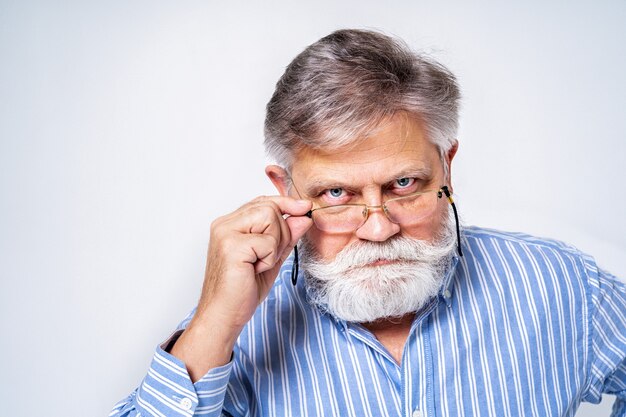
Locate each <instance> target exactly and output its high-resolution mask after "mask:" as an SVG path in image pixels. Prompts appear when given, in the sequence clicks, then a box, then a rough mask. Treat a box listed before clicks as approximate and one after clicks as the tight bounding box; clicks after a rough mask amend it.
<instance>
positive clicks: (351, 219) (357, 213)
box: [312, 206, 366, 233]
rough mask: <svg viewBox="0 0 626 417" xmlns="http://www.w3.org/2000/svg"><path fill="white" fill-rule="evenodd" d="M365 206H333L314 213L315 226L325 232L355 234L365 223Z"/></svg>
mask: <svg viewBox="0 0 626 417" xmlns="http://www.w3.org/2000/svg"><path fill="white" fill-rule="evenodd" d="M365 210H366V209H365V206H333V207H324V208H321V209H317V210H315V211H313V215H312V217H313V222H315V226H316V227H317V228H318V229H320V230H322V231H324V232H335V233H345V232H353V231H355V230H356V229H358V228H359V227H361V226H362V225H363V222H364V221H365Z"/></svg>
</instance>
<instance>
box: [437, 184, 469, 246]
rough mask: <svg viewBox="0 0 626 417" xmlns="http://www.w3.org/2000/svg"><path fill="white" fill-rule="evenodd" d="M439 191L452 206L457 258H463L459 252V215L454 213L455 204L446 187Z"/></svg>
mask: <svg viewBox="0 0 626 417" xmlns="http://www.w3.org/2000/svg"><path fill="white" fill-rule="evenodd" d="M441 191H443V193H444V194H445V195H446V198H447V199H448V202H449V203H450V205H451V206H452V211H453V212H454V223H455V225H456V249H457V251H458V252H459V256H463V251H462V250H461V230H460V228H459V213H458V212H457V211H456V204H454V200H453V199H452V193H451V192H450V189H449V188H448V186H447V185H444V186H442V187H441ZM441 191H439V196H440V197H441Z"/></svg>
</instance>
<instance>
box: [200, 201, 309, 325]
mask: <svg viewBox="0 0 626 417" xmlns="http://www.w3.org/2000/svg"><path fill="white" fill-rule="evenodd" d="M310 209H311V202H309V201H305V200H295V199H293V198H290V197H278V196H275V197H259V198H257V199H255V200H253V201H251V202H250V203H248V204H246V205H244V206H243V207H241V208H240V209H238V210H236V211H235V212H233V213H231V214H229V215H226V216H224V217H221V218H218V219H217V220H215V221H214V222H213V224H212V225H211V240H210V244H209V250H208V255H207V267H206V273H205V278H204V286H203V289H202V296H201V298H200V302H199V305H198V312H197V313H196V314H205V310H207V309H211V310H212V311H211V313H212V314H215V313H216V311H215V309H218V311H219V314H220V315H222V316H223V317H222V318H223V320H224V322H225V324H228V325H231V326H233V327H243V326H244V325H245V324H246V323H247V322H248V321H249V320H250V318H251V317H252V315H253V314H254V311H255V310H256V308H257V306H258V305H259V303H261V302H262V301H263V300H264V299H265V297H266V296H267V294H268V292H269V290H270V289H271V287H272V285H273V283H274V280H275V279H276V276H277V275H278V271H279V270H280V267H281V265H282V263H283V262H284V261H285V259H286V258H287V257H288V256H289V254H290V253H291V251H292V249H293V247H294V246H295V245H296V243H297V242H298V240H300V238H301V237H302V235H303V234H304V233H305V232H306V231H307V230H308V229H309V228H310V227H311V225H312V221H311V219H309V218H308V217H305V216H304V215H305V214H306V213H307V212H308V211H309V210H310ZM211 307H213V308H211Z"/></svg>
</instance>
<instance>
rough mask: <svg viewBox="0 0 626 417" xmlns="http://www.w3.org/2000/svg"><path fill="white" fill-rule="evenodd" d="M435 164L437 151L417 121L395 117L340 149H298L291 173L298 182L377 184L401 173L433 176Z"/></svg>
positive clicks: (437, 160) (438, 161) (401, 116)
mask: <svg viewBox="0 0 626 417" xmlns="http://www.w3.org/2000/svg"><path fill="white" fill-rule="evenodd" d="M439 165H441V160H440V157H439V151H438V148H437V146H435V145H434V144H433V143H432V142H430V141H429V140H428V138H427V136H426V133H425V129H424V128H423V125H422V124H421V123H420V122H419V120H416V119H413V118H407V117H403V115H398V116H396V117H393V118H391V119H390V120H389V121H387V122H386V123H384V124H381V125H380V126H379V127H378V128H377V129H376V130H374V131H372V132H371V133H370V134H369V135H368V136H367V137H362V138H358V139H357V140H355V141H353V142H352V143H351V144H349V145H346V146H343V147H341V148H338V149H312V148H309V147H303V148H301V149H299V150H298V151H296V153H295V155H294V160H293V164H292V167H291V172H292V175H293V176H294V177H298V179H299V180H300V182H302V181H310V180H313V179H314V178H319V177H326V178H337V179H341V180H346V179H347V178H346V177H349V178H353V179H355V180H360V181H367V180H369V181H374V182H379V181H381V180H382V179H384V178H387V177H389V176H391V177H394V176H396V175H399V174H402V173H404V172H418V171H423V172H433V174H434V172H435V171H437V166H439ZM295 179H296V178H294V180H295Z"/></svg>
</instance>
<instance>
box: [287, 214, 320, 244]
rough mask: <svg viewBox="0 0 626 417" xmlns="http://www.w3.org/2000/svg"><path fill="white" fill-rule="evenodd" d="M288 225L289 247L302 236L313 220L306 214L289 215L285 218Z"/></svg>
mask: <svg viewBox="0 0 626 417" xmlns="http://www.w3.org/2000/svg"><path fill="white" fill-rule="evenodd" d="M285 223H286V224H287V226H288V227H289V232H290V240H289V248H293V247H294V246H295V245H296V243H298V241H299V240H300V238H301V237H302V236H304V234H305V233H306V232H307V230H309V229H310V228H311V226H313V220H312V219H311V218H310V217H306V216H291V217H289V218H287V219H285Z"/></svg>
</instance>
